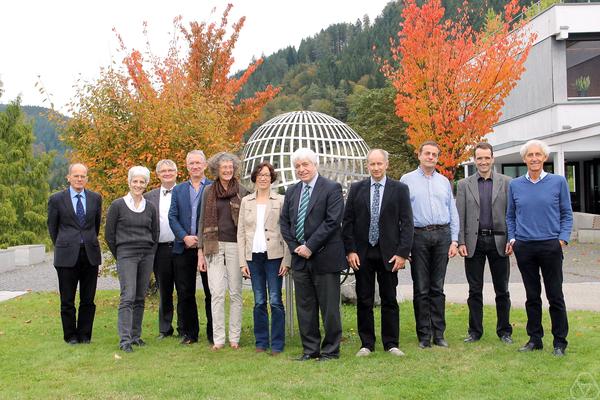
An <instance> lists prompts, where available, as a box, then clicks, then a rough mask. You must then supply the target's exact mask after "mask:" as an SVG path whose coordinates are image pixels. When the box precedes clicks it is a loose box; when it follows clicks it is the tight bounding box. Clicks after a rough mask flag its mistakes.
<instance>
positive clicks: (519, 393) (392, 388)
mask: <svg viewBox="0 0 600 400" xmlns="http://www.w3.org/2000/svg"><path fill="white" fill-rule="evenodd" d="M96 303H97V306H98V309H97V314H96V322H95V327H94V337H93V342H92V344H91V345H77V346H69V345H67V344H65V343H64V342H63V341H62V332H61V327H60V317H59V306H58V295H57V294H56V293H30V294H28V295H25V296H23V297H20V298H17V299H14V300H10V301H7V302H4V303H0V399H21V398H32V399H46V398H51V399H59V398H60V399H62V398H65V399H71V398H88V399H92V398H93V399H131V398H133V399H165V398H183V399H197V398H211V399H239V400H245V399H272V398H286V399H299V398H300V399H303V398H306V399H313V398H338V399H362V400H364V399H385V398H390V399H398V398H414V399H568V398H571V397H572V395H575V396H578V395H581V394H582V393H581V392H578V391H577V390H578V389H577V388H580V387H578V386H575V387H574V388H573V391H572V387H573V384H574V383H575V382H576V380H577V379H578V377H580V378H579V379H580V381H584V382H587V383H590V382H591V380H592V379H593V380H595V381H596V382H599V383H600V361H599V358H600V357H599V355H600V351H599V349H600V313H592V312H571V313H570V314H569V321H570V324H571V330H570V335H569V340H570V346H569V348H568V353H567V356H566V357H564V358H562V359H558V358H555V357H553V356H552V354H551V350H552V340H551V335H549V334H548V336H547V337H546V340H545V345H546V348H545V349H544V350H543V351H541V352H535V353H533V354H519V353H517V348H518V347H519V346H520V345H521V344H523V343H524V342H525V341H526V340H527V338H526V336H525V328H524V323H525V313H524V311H523V310H514V311H513V314H512V319H513V323H514V325H515V333H514V339H515V344H514V345H512V346H507V345H504V344H503V343H501V342H500V341H499V340H497V338H496V336H495V334H494V324H495V317H494V309H493V308H491V307H487V308H486V309H485V315H486V316H487V318H486V325H485V328H486V330H487V332H486V335H485V336H484V338H483V339H482V341H480V342H479V343H476V344H471V345H465V344H463V343H462V338H463V336H464V334H465V331H466V324H467V308H466V306H465V305H457V304H449V305H448V306H447V321H448V330H447V335H446V338H447V339H448V341H449V343H450V349H441V348H434V349H431V350H420V349H419V348H418V347H417V341H416V337H415V332H414V316H413V311H412V305H411V303H409V302H405V303H403V304H402V305H401V333H400V342H401V345H400V347H401V349H402V350H404V352H405V353H406V354H407V355H406V357H404V358H394V357H392V356H390V355H388V354H386V353H384V352H383V351H382V350H381V348H378V349H377V350H378V351H376V352H375V353H374V354H373V355H372V356H371V357H370V358H367V359H357V358H356V357H354V353H355V352H356V351H357V350H358V348H359V347H360V342H359V340H358V336H357V334H356V320H355V318H356V317H355V315H356V314H355V308H354V307H352V306H344V307H343V319H344V342H343V344H342V353H341V359H340V360H338V361H332V362H327V363H317V362H304V363H298V362H295V361H291V358H292V357H294V356H297V355H299V354H300V353H301V347H300V344H299V339H298V335H296V336H295V337H294V338H293V339H291V340H288V345H287V347H286V351H285V352H284V353H283V355H282V356H280V357H277V358H274V357H270V356H268V355H266V354H256V353H254V346H253V335H252V310H251V307H252V298H251V293H246V294H245V298H244V323H243V335H242V341H241V345H242V346H243V347H242V349H241V350H239V351H234V350H230V349H228V348H227V349H226V350H223V351H221V352H218V353H214V352H211V351H210V350H209V347H208V344H207V342H206V341H205V338H204V337H202V338H201V341H200V344H197V345H193V346H188V347H184V346H181V345H179V344H178V341H177V340H176V339H174V338H173V339H166V340H164V341H158V340H156V339H155V337H156V335H157V328H156V315H157V308H158V306H157V301H156V299H152V300H151V301H150V302H149V303H147V305H146V311H147V313H146V318H145V320H144V330H145V331H144V332H145V334H144V335H143V337H144V339H145V340H146V342H147V343H148V345H147V346H146V347H145V348H142V349H138V348H136V349H135V350H136V351H135V352H134V353H132V354H124V353H122V352H120V351H119V350H118V346H117V344H118V338H117V332H116V318H117V304H118V293H117V292H115V291H103V292H99V293H98V296H97V301H96ZM199 303H201V302H199ZM201 309H203V307H201ZM377 318H378V316H377ZM545 318H546V319H545V321H544V324H545V326H546V327H548V325H549V323H548V316H547V312H546V313H545ZM201 321H204V318H203V316H202V315H201ZM202 332H203V330H202V327H201V333H202ZM548 333H549V332H548ZM378 345H379V344H378ZM582 373H583V375H581V374H582ZM592 386H593V385H592ZM575 398H586V397H581V396H580V397H575ZM588 398H592V397H588Z"/></svg>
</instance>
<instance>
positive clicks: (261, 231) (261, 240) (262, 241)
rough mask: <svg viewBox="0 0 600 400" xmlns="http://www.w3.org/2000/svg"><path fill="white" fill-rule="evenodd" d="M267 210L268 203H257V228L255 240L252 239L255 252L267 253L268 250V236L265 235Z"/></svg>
mask: <svg viewBox="0 0 600 400" xmlns="http://www.w3.org/2000/svg"><path fill="white" fill-rule="evenodd" d="M266 211H267V205H266V204H257V205H256V230H255V231H254V240H253V241H252V252H253V253H265V252H266V251H267V238H266V236H265V212H266Z"/></svg>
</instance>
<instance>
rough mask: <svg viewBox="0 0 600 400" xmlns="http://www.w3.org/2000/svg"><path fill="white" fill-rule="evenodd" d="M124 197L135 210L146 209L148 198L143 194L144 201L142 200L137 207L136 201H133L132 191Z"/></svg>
mask: <svg viewBox="0 0 600 400" xmlns="http://www.w3.org/2000/svg"><path fill="white" fill-rule="evenodd" d="M123 199H124V200H125V203H127V206H128V207H129V208H130V209H131V210H134V211H144V209H145V208H146V199H145V198H144V196H142V201H140V204H139V206H138V207H137V208H135V202H134V201H133V196H132V195H131V193H130V192H129V193H127V194H126V195H125V197H123Z"/></svg>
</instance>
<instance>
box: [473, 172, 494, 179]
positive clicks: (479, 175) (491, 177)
mask: <svg viewBox="0 0 600 400" xmlns="http://www.w3.org/2000/svg"><path fill="white" fill-rule="evenodd" d="M475 173H476V174H477V180H478V181H479V180H480V179H483V180H484V181H486V180H488V179H489V180H491V181H493V180H494V171H492V173H491V174H490V177H489V178H487V179H486V178H484V177H483V176H481V174H480V173H479V171H477V172H475Z"/></svg>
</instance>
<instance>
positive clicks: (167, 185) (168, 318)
mask: <svg viewBox="0 0 600 400" xmlns="http://www.w3.org/2000/svg"><path fill="white" fill-rule="evenodd" d="M156 175H157V176H158V179H159V180H160V187H159V188H156V189H153V190H151V191H149V192H148V193H145V194H144V197H145V198H146V200H148V201H149V202H150V203H151V204H153V205H154V207H155V208H156V210H158V219H159V230H158V232H159V236H158V246H157V248H156V254H155V256H154V278H155V279H156V283H157V284H158V291H159V294H160V304H159V307H158V331H159V335H158V338H159V339H164V338H166V337H168V336H172V335H173V325H172V323H173V309H174V308H173V288H174V285H175V263H174V262H173V260H174V258H175V257H174V254H173V243H174V241H175V235H173V231H172V230H171V227H170V226H169V209H170V208H171V197H172V191H173V187H175V184H176V181H177V165H175V162H174V161H173V160H160V161H159V162H158V163H157V164H156ZM181 319H182V318H181V307H180V306H179V305H178V307H177V331H180V330H181V328H180V326H181Z"/></svg>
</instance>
